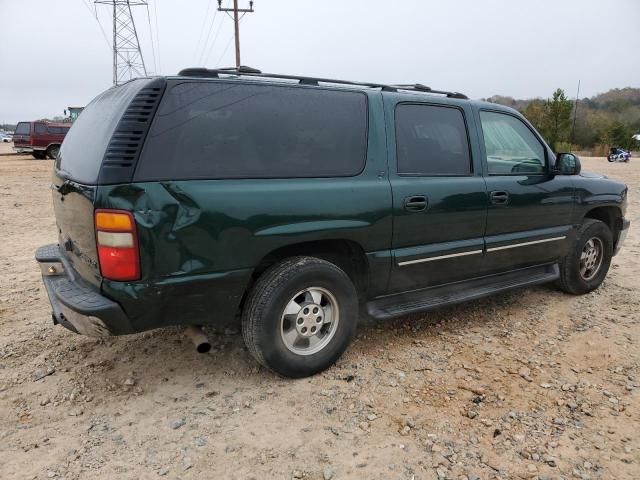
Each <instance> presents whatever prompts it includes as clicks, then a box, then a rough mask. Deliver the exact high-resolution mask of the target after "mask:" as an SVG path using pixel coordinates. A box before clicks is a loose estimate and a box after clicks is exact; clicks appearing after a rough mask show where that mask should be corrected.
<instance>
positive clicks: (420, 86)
mask: <svg viewBox="0 0 640 480" xmlns="http://www.w3.org/2000/svg"><path fill="white" fill-rule="evenodd" d="M393 86H394V87H396V88H397V89H398V90H409V91H417V92H427V93H438V94H442V95H446V96H447V97H448V98H459V99H462V100H468V99H469V97H467V96H466V95H465V94H464V93H460V92H447V91H445V90H434V89H433V88H431V87H427V86H426V85H423V84H421V83H414V84H398V85H393Z"/></svg>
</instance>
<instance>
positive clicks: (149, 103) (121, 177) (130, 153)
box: [98, 77, 167, 185]
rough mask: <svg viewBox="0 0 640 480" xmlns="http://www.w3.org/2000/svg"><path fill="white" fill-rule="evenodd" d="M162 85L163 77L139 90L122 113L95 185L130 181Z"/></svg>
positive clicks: (158, 99)
mask: <svg viewBox="0 0 640 480" xmlns="http://www.w3.org/2000/svg"><path fill="white" fill-rule="evenodd" d="M166 84H167V81H166V79H165V78H164V77H159V78H155V79H153V80H151V81H150V82H149V83H148V84H147V85H145V86H144V87H143V88H141V89H140V91H139V92H138V93H137V94H136V95H135V97H134V98H133V100H132V101H131V103H130V104H129V106H128V107H127V109H126V110H125V112H124V114H123V115H122V118H121V119H120V121H119V122H118V126H117V127H116V129H115V131H114V133H113V135H112V137H111V140H110V141H109V144H108V146H107V150H106V152H105V154H104V158H103V160H102V165H101V166H100V173H99V175H98V184H99V185H109V184H116V183H128V182H131V181H132V180H133V174H134V172H135V169H136V165H137V163H138V160H139V158H140V152H141V151H142V147H143V145H144V142H145V140H146V137H147V134H148V133H149V128H150V126H151V122H152V120H153V118H154V116H155V113H156V110H157V109H158V105H159V104H160V100H161V99H162V95H163V94H164V90H165V87H166Z"/></svg>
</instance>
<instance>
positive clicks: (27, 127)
mask: <svg viewBox="0 0 640 480" xmlns="http://www.w3.org/2000/svg"><path fill="white" fill-rule="evenodd" d="M29 133H31V123H30V122H20V123H18V125H17V126H16V131H15V132H14V135H29Z"/></svg>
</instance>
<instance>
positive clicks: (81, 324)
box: [36, 244, 130, 337]
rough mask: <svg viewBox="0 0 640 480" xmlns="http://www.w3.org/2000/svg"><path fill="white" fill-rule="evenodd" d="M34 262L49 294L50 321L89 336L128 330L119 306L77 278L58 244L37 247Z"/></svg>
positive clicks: (113, 333) (107, 334) (119, 332)
mask: <svg viewBox="0 0 640 480" xmlns="http://www.w3.org/2000/svg"><path fill="white" fill-rule="evenodd" d="M36 261H37V262H38V263H39V264H40V269H41V272H42V281H43V282H44V286H45V288H46V289H47V294H48V295H49V302H50V303H51V308H52V317H53V323H54V324H58V323H59V324H60V325H62V326H63V327H65V328H67V329H69V330H71V331H72V332H75V333H80V334H83V335H89V336H92V337H105V336H109V335H117V334H121V333H128V331H129V330H130V328H129V321H128V319H127V316H126V314H125V313H124V311H123V310H122V308H121V307H120V305H118V304H117V303H116V302H114V301H113V300H110V299H108V298H106V297H104V296H103V295H101V294H100V292H98V291H96V290H95V287H92V286H90V285H88V284H86V283H85V282H84V281H82V280H81V279H80V278H78V276H77V275H76V274H75V272H74V271H73V269H72V268H71V266H70V265H69V264H68V263H67V262H66V261H65V259H64V257H63V255H62V254H61V253H60V248H59V247H58V245H55V244H52V245H45V246H42V247H40V248H39V249H38V250H37V251H36Z"/></svg>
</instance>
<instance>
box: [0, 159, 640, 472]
mask: <svg viewBox="0 0 640 480" xmlns="http://www.w3.org/2000/svg"><path fill="white" fill-rule="evenodd" d="M638 162H639V161H638V160H637V159H636V160H632V162H631V163H629V164H609V163H607V162H606V160H604V159H602V158H589V159H584V160H583V164H584V167H585V169H590V170H595V171H600V172H603V173H606V174H608V175H610V176H612V177H614V178H620V179H623V180H624V181H626V182H627V183H628V184H629V186H630V206H629V212H628V216H629V217H630V218H631V220H632V229H631V232H630V234H629V237H628V238H627V241H626V245H625V248H624V249H623V251H622V253H621V254H620V255H618V256H617V257H616V258H615V259H614V262H613V266H612V270H611V272H610V273H609V276H608V278H607V280H606V281H605V283H604V284H603V285H602V287H601V288H600V289H599V290H597V291H595V292H593V293H591V294H589V295H585V296H583V297H573V296H569V295H566V294H563V293H560V292H558V291H556V290H554V289H553V288H552V287H539V288H531V289H527V290H521V291H516V292H512V293H508V294H502V295H498V296H495V297H492V298H489V299H484V300H480V301H475V302H471V303H468V304H465V305H460V306H456V307H452V308H447V309H443V310H440V311H438V312H435V313H432V314H428V315H415V316H412V317H404V318H401V319H398V320H395V321H389V322H385V323H373V324H372V323H366V324H364V325H362V326H361V327H360V330H359V335H358V338H357V340H356V341H355V342H354V344H353V345H352V346H351V348H350V349H349V350H348V352H347V353H346V354H345V356H344V357H343V358H342V360H341V361H340V362H339V364H338V365H336V366H335V367H333V368H331V369H329V370H328V371H326V372H325V373H323V374H320V375H317V376H315V377H313V378H309V379H303V380H296V381H293V380H286V379H283V378H279V377H277V376H275V375H273V374H271V373H270V372H268V371H266V370H264V369H262V368H260V367H258V366H257V365H256V363H255V362H254V361H253V360H252V359H251V358H250V356H249V355H248V353H247V352H246V350H245V348H244V346H243V343H242V337H241V335H240V334H239V333H238V332H237V330H234V329H232V328H227V329H222V328H221V329H219V330H217V331H215V330H209V332H208V333H210V335H211V339H212V343H213V345H214V348H213V351H212V352H211V353H210V354H207V355H200V354H197V353H196V352H195V351H194V348H193V346H192V345H191V344H190V343H189V341H188V340H187V339H186V338H184V337H183V336H182V334H181V332H180V330H178V329H164V330H157V331H152V332H148V333H144V334H140V335H134V336H127V337H117V338H113V339H108V340H95V339H91V338H87V337H82V336H78V335H74V334H72V333H70V332H68V331H66V330H64V329H63V328H61V327H59V326H58V327H54V326H53V325H52V323H51V320H50V313H49V304H48V301H47V297H46V293H45V291H44V289H43V287H42V284H41V281H40V274H39V271H38V268H37V265H36V264H35V262H34V260H33V253H34V251H35V249H36V248H37V247H38V246H40V245H42V244H45V243H51V242H54V241H55V239H56V238H55V226H54V225H55V224H54V217H53V211H52V207H51V201H50V190H49V188H48V184H49V178H50V171H51V162H50V161H37V160H33V159H31V158H30V157H26V156H15V155H4V156H0V211H1V212H2V215H1V216H0V267H1V268H2V270H3V275H2V276H1V277H0V478H1V479H3V480H8V479H25V478H26V479H30V478H34V479H36V478H37V479H41V478H56V479H61V478H66V479H80V478H82V479H98V478H125V479H142V478H156V477H164V478H170V479H176V478H180V479H191V478H231V479H251V478H254V479H263V478H285V479H286V478H303V479H332V478H333V479H338V480H339V479H347V478H358V479H360V478H367V479H436V478H440V479H444V478H447V479H468V480H471V479H491V478H500V479H513V478H539V479H544V478H549V479H551V478H553V479H559V478H567V479H569V478H583V479H589V478H592V479H596V478H603V479H613V478H618V479H623V478H629V479H631V478H640V474H639V473H638V472H639V469H640V433H639V431H640V408H639V406H638V397H639V395H640V371H639V366H640V357H639V350H638V344H639V340H640V325H639V321H640V314H639V313H638V312H639V310H640V284H639V282H638V273H639V272H640V269H639V264H640V261H639V256H638V254H639V253H640V235H639V234H638V231H639V230H638V225H640V215H639V214H638V207H639V199H640V163H638Z"/></svg>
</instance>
